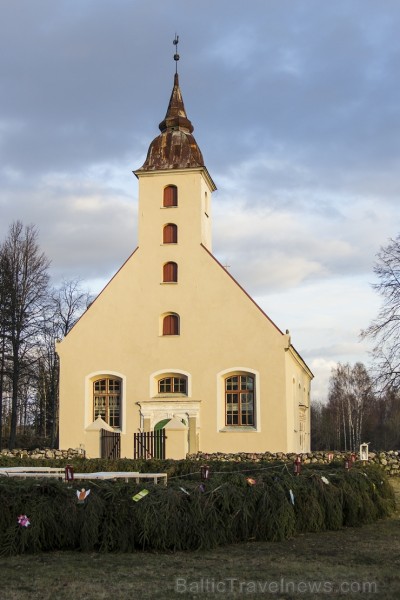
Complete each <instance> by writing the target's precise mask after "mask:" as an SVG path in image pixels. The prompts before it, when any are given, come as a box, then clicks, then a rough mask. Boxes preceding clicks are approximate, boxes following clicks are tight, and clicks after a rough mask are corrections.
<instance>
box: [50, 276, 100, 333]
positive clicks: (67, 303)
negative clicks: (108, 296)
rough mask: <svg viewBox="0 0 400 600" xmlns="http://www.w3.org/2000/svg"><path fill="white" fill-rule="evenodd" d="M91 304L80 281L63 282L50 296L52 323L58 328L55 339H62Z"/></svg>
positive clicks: (90, 298)
mask: <svg viewBox="0 0 400 600" xmlns="http://www.w3.org/2000/svg"><path fill="white" fill-rule="evenodd" d="M91 302H92V297H91V295H90V293H89V292H88V291H87V290H83V289H82V281H81V280H80V279H71V280H65V279H64V280H63V281H62V283H61V285H60V287H58V288H56V289H55V290H54V291H53V294H52V308H53V321H54V323H55V324H56V326H57V328H58V335H57V337H59V338H63V337H65V336H66V335H67V333H68V332H69V331H70V329H72V327H73V326H74V325H75V323H76V322H77V320H78V319H79V318H80V316H81V315H82V313H83V312H84V311H85V310H86V309H87V308H88V306H89V305H90V303H91Z"/></svg>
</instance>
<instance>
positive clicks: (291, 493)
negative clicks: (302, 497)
mask: <svg viewBox="0 0 400 600" xmlns="http://www.w3.org/2000/svg"><path fill="white" fill-rule="evenodd" d="M289 496H290V502H291V503H292V504H293V506H294V494H293V492H292V490H289Z"/></svg>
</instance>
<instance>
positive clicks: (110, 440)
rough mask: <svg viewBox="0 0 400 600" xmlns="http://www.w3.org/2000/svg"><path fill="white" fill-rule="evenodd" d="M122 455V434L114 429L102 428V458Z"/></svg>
mask: <svg viewBox="0 0 400 600" xmlns="http://www.w3.org/2000/svg"><path fill="white" fill-rule="evenodd" d="M120 457H121V434H120V433H117V432H114V431H106V430H105V429H102V430H101V458H107V459H114V458H120Z"/></svg>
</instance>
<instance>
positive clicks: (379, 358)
mask: <svg viewBox="0 0 400 600" xmlns="http://www.w3.org/2000/svg"><path fill="white" fill-rule="evenodd" d="M377 257H378V261H377V263H376V264H375V266H374V272H375V273H376V275H377V276H378V279H379V283H376V284H374V286H373V287H374V289H375V290H376V291H377V292H378V293H379V294H380V295H381V296H382V298H383V303H382V306H381V308H380V310H379V313H378V316H377V317H376V319H375V320H374V321H372V323H371V324H370V325H369V327H368V328H367V329H365V330H364V331H362V332H361V336H362V337H363V338H366V337H369V338H371V339H373V340H374V342H375V346H374V348H373V351H372V355H373V358H374V365H375V373H376V383H377V385H378V386H379V388H380V390H381V391H385V390H390V389H394V390H400V234H399V235H398V236H397V237H396V238H395V239H390V242H389V244H388V245H387V246H386V247H384V248H381V249H380V251H379V252H378V254H377Z"/></svg>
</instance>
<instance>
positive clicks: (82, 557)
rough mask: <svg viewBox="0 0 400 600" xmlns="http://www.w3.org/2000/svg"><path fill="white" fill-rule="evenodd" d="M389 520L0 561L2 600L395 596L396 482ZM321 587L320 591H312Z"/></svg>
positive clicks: (383, 599) (398, 552) (398, 564)
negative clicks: (273, 537)
mask: <svg viewBox="0 0 400 600" xmlns="http://www.w3.org/2000/svg"><path fill="white" fill-rule="evenodd" d="M391 483H392V485H393V486H394V488H395V491H396V495H397V500H398V504H397V512H396V513H395V514H394V515H393V517H392V518H390V519H385V520H382V521H379V522H377V523H374V524H372V525H366V526H364V527H362V528H348V529H342V530H340V531H329V532H324V533H317V534H305V535H301V536H298V537H296V538H293V539H290V540H286V541H283V542H262V543H258V542H248V543H244V544H237V545H233V546H228V547H223V548H218V549H217V550H212V551H207V552H204V551H203V552H192V553H189V552H188V553H183V552H179V553H175V554H165V553H164V554H150V553H142V552H138V553H135V554H82V553H77V552H54V553H48V554H34V555H19V556H12V557H8V558H0V600H28V599H29V600H53V599H54V600H55V599H57V600H72V599H74V598H84V599H85V600H92V599H102V598H104V599H105V598H107V599H108V598H111V599H112V600H125V599H126V600H128V599H129V600H133V599H134V598H138V599H147V598H151V599H153V598H154V599H157V598H160V599H167V598H199V599H201V600H203V599H207V598H218V597H223V598H279V599H281V600H282V599H285V600H289V599H291V598H305V599H319V598H359V599H364V598H376V599H377V600H378V599H379V600H387V599H393V600H395V599H396V600H397V599H398V598H400V478H399V479H392V480H391ZM318 585H319V586H320V591H319V593H318V592H317V591H316V590H315V588H314V591H312V590H311V589H310V586H318Z"/></svg>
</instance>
